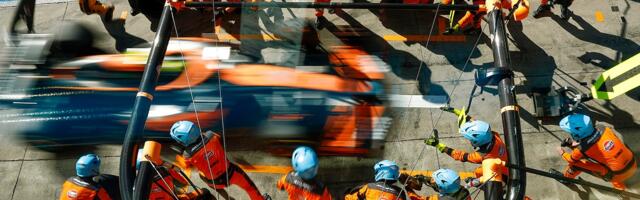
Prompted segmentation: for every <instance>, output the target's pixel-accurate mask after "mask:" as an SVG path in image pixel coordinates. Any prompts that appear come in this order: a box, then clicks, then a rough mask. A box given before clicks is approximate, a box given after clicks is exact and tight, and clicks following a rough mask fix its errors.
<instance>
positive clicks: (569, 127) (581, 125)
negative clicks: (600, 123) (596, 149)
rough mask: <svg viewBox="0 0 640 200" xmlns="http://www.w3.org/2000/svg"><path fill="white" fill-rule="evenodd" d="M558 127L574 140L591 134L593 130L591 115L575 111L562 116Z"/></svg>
mask: <svg viewBox="0 0 640 200" xmlns="http://www.w3.org/2000/svg"><path fill="white" fill-rule="evenodd" d="M560 128H562V130H564V131H566V132H568V133H569V134H571V137H572V138H573V139H574V140H582V139H584V138H586V137H589V136H591V135H593V133H594V131H595V128H594V127H593V121H591V117H589V116H586V115H583V114H577V113H574V114H571V115H568V116H566V117H564V118H562V120H560Z"/></svg>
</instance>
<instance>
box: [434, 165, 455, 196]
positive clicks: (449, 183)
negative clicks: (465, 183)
mask: <svg viewBox="0 0 640 200" xmlns="http://www.w3.org/2000/svg"><path fill="white" fill-rule="evenodd" d="M432 176H433V179H434V181H435V182H436V185H437V186H438V191H439V192H440V194H445V195H448V194H453V193H456V192H458V190H460V175H458V172H456V171H453V170H451V169H439V170H436V171H435V172H433V175H432Z"/></svg>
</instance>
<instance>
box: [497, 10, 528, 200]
mask: <svg viewBox="0 0 640 200" xmlns="http://www.w3.org/2000/svg"><path fill="white" fill-rule="evenodd" d="M488 19H489V31H490V33H491V37H492V38H491V50H492V51H493V60H494V61H493V62H494V66H496V67H500V68H503V69H505V70H507V71H511V60H510V58H509V48H508V45H507V37H506V30H505V26H504V19H503V17H502V11H501V10H499V9H497V10H492V11H491V12H489V14H488ZM513 89H514V86H513V75H511V76H505V77H502V79H500V81H499V82H498V96H499V98H500V113H501V115H502V127H503V131H504V139H505V145H506V147H507V154H508V157H509V161H508V162H509V164H510V165H514V166H520V167H525V166H526V163H525V159H524V147H523V144H522V134H521V130H520V116H519V113H518V104H517V102H516V98H515V93H514V91H513ZM526 185H527V178H526V173H525V171H522V170H519V169H516V168H510V169H509V180H508V181H507V198H506V199H508V200H521V199H523V198H524V193H525V189H526Z"/></svg>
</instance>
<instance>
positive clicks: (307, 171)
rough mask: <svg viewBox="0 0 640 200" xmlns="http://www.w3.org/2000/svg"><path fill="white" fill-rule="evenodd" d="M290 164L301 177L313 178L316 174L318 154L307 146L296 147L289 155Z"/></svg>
mask: <svg viewBox="0 0 640 200" xmlns="http://www.w3.org/2000/svg"><path fill="white" fill-rule="evenodd" d="M291 166H293V170H294V171H295V172H296V173H297V174H298V176H300V177H301V178H302V179H305V180H310V179H313V178H314V177H316V175H317V174H318V155H316V152H315V151H313V149H311V148H309V147H305V146H301V147H298V148H296V150H295V151H293V154H292V155H291Z"/></svg>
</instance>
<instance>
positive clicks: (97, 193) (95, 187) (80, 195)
mask: <svg viewBox="0 0 640 200" xmlns="http://www.w3.org/2000/svg"><path fill="white" fill-rule="evenodd" d="M94 179H95V180H94ZM96 180H97V181H96ZM117 184H118V180H117V177H116V176H110V175H98V176H95V177H91V178H83V177H78V176H74V177H71V178H69V179H67V181H65V182H64V184H63V185H62V191H61V192H60V200H98V199H99V200H111V199H120V196H119V195H120V192H119V191H117V187H118V185H117ZM105 187H110V188H114V190H113V191H107V189H108V188H105ZM112 197H113V198H112Z"/></svg>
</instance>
